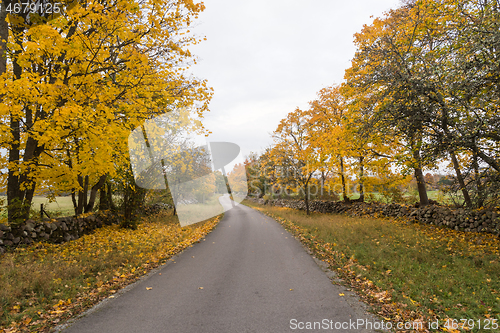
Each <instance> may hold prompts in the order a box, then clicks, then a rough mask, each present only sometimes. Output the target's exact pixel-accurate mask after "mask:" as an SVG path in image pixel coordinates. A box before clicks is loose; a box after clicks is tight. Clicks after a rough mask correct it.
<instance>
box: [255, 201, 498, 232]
mask: <svg viewBox="0 0 500 333" xmlns="http://www.w3.org/2000/svg"><path fill="white" fill-rule="evenodd" d="M247 199H248V200H251V201H254V202H257V203H259V204H265V205H271V206H278V207H289V208H294V209H300V210H305V209H306V205H305V202H304V201H303V200H285V199H273V200H265V199H257V198H251V197H249V198H247ZM309 209H310V210H311V211H312V212H319V213H336V214H340V213H344V214H348V215H351V216H363V215H371V216H374V215H375V216H386V217H404V218H407V219H408V221H411V222H418V223H425V224H432V225H437V226H445V227H448V228H452V229H455V230H462V231H472V232H488V233H492V234H495V235H497V236H500V212H498V211H496V210H491V209H484V210H478V211H476V210H467V209H462V208H460V209H453V208H450V207H445V206H438V205H428V206H424V207H412V206H404V205H399V204H382V203H367V202H350V203H345V202H343V201H322V200H314V201H311V202H309Z"/></svg>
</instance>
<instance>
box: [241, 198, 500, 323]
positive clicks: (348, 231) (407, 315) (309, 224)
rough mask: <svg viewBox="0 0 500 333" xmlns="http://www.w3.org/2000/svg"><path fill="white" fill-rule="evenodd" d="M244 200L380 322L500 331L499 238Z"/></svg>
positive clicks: (404, 222)
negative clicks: (328, 271) (357, 297)
mask: <svg viewBox="0 0 500 333" xmlns="http://www.w3.org/2000/svg"><path fill="white" fill-rule="evenodd" d="M245 203H246V204H248V205H249V206H253V207H254V208H256V209H259V210H260V211H261V212H263V213H266V214H267V215H269V216H271V217H273V218H275V219H276V220H277V221H278V222H280V223H281V224H282V225H283V226H284V227H285V228H286V229H287V230H289V231H290V232H292V233H293V234H294V235H295V237H296V238H297V239H299V240H300V241H301V242H302V243H303V244H304V245H306V246H307V247H308V248H309V249H310V250H311V251H313V253H314V254H315V256H316V257H318V258H319V259H321V260H323V261H325V262H327V263H328V264H329V265H330V268H331V269H332V270H335V271H336V272H337V274H338V276H339V277H340V278H342V279H343V281H345V284H346V285H348V286H349V287H351V288H353V289H354V290H356V291H357V293H358V294H359V295H360V296H361V297H362V298H363V299H364V300H365V301H366V302H367V303H369V304H371V305H372V307H373V309H374V310H375V312H376V313H377V314H378V315H379V316H380V317H381V319H382V320H385V321H390V322H391V323H394V326H395V325H397V323H402V324H403V323H412V325H414V326H412V327H418V323H422V325H423V328H424V329H423V330H420V331H429V329H428V325H429V323H435V321H436V320H438V322H439V325H438V327H439V331H447V332H459V331H473V332H495V331H500V327H499V326H500V257H499V253H500V239H499V238H498V237H496V236H494V235H491V234H484V233H466V232H460V231H455V230H451V229H447V228H437V227H435V226H429V225H420V224H407V222H406V221H403V220H394V219H392V220H390V219H375V218H351V217H348V216H341V215H329V214H311V215H310V216H307V215H306V214H305V212H302V211H297V210H292V209H288V208H279V207H269V206H260V205H257V204H254V203H251V202H245ZM446 324H448V325H446ZM479 325H481V326H482V327H481V329H479ZM485 325H489V329H485V327H484V326H485ZM445 326H447V327H445ZM495 328H497V329H495ZM398 331H400V332H412V331H416V330H413V329H408V330H404V329H401V330H398ZM430 331H432V330H430Z"/></svg>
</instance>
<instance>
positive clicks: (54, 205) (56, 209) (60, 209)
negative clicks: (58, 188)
mask: <svg viewBox="0 0 500 333" xmlns="http://www.w3.org/2000/svg"><path fill="white" fill-rule="evenodd" d="M0 199H3V205H2V208H4V207H5V206H6V204H7V197H6V196H5V195H2V196H0ZM40 204H43V206H44V208H45V211H46V212H47V213H48V214H49V215H50V216H51V217H52V215H54V216H70V215H74V213H75V211H74V209H73V202H71V197H70V196H67V197H56V200H55V201H53V202H49V199H47V198H46V197H43V196H35V197H34V198H33V204H32V205H31V209H32V210H33V211H34V214H36V217H39V216H40ZM1 217H3V218H5V217H6V211H5V209H2V213H1Z"/></svg>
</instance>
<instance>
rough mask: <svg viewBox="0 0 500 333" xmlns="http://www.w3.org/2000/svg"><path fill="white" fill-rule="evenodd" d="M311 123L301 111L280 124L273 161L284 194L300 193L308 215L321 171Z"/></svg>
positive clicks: (290, 114) (272, 153)
mask: <svg viewBox="0 0 500 333" xmlns="http://www.w3.org/2000/svg"><path fill="white" fill-rule="evenodd" d="M308 122H309V119H308V115H307V113H306V112H304V111H302V110H300V109H299V108H297V109H295V111H293V112H290V113H289V114H288V115H287V117H286V118H285V119H283V120H281V122H280V124H279V125H278V128H277V129H276V130H275V131H274V133H273V138H274V141H275V143H276V144H275V146H274V147H273V148H272V150H271V157H272V159H273V160H274V161H275V163H276V165H277V167H278V168H277V169H275V172H276V173H277V174H276V181H277V183H278V184H280V185H281V186H282V188H284V189H285V191H289V190H296V191H301V192H302V193H303V195H304V200H305V203H306V212H307V214H309V199H310V184H311V180H312V178H313V175H314V173H315V172H316V170H317V168H318V163H317V159H318V153H317V151H316V150H315V146H314V145H313V141H312V140H311V133H310V132H309V131H308V126H307V124H308Z"/></svg>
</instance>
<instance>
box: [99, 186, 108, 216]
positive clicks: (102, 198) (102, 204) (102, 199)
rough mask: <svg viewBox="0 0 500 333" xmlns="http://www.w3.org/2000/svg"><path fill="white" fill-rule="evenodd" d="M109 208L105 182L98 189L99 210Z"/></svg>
mask: <svg viewBox="0 0 500 333" xmlns="http://www.w3.org/2000/svg"><path fill="white" fill-rule="evenodd" d="M108 209H109V202H108V195H107V193H106V183H104V184H103V185H102V186H101V189H100V190H99V210H100V211H104V210H108Z"/></svg>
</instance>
